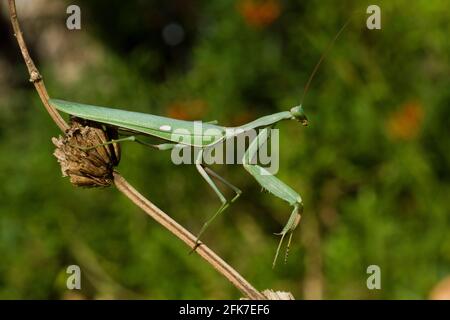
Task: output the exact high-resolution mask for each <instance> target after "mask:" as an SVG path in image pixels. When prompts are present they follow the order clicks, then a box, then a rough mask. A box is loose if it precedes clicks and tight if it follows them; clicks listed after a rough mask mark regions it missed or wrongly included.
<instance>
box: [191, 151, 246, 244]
mask: <svg viewBox="0 0 450 320" xmlns="http://www.w3.org/2000/svg"><path fill="white" fill-rule="evenodd" d="M202 156H203V150H200V152H199V154H198V156H197V160H196V164H195V166H196V167H197V170H198V172H199V173H200V175H201V176H202V177H203V179H205V181H206V182H207V183H208V184H209V186H210V187H211V188H212V189H213V190H214V192H215V193H216V194H217V196H218V197H219V199H220V202H222V205H221V206H220V208H219V209H218V210H217V211H216V213H214V214H213V215H212V216H211V218H209V219H208V220H207V221H206V222H205V223H204V224H203V226H202V228H201V229H200V232H199V233H198V235H197V240H196V245H195V247H194V249H193V250H195V249H196V248H197V247H198V246H199V239H200V236H201V235H202V234H203V232H205V230H206V229H207V228H208V226H209V225H210V224H211V222H212V221H213V220H214V219H215V218H216V217H217V216H218V215H219V214H221V213H222V212H223V211H225V209H227V208H228V207H229V206H230V204H232V203H233V202H235V201H236V199H237V198H239V196H240V195H241V193H242V191H241V190H239V188H237V187H236V186H234V185H233V184H231V183H230V182H228V181H227V180H225V179H224V178H223V177H221V176H220V175H218V174H217V173H215V172H214V171H213V170H211V169H210V168H207V167H204V166H203V165H202V163H201V159H202ZM209 175H211V176H213V177H214V178H216V179H217V180H219V181H221V182H222V183H223V184H225V185H226V186H228V187H229V188H231V189H232V190H233V191H234V192H236V195H235V196H234V198H233V199H231V200H227V199H226V198H225V196H224V195H223V194H222V192H221V191H220V190H219V188H218V187H217V185H216V184H215V183H214V181H213V180H212V179H211V177H210V176H209Z"/></svg>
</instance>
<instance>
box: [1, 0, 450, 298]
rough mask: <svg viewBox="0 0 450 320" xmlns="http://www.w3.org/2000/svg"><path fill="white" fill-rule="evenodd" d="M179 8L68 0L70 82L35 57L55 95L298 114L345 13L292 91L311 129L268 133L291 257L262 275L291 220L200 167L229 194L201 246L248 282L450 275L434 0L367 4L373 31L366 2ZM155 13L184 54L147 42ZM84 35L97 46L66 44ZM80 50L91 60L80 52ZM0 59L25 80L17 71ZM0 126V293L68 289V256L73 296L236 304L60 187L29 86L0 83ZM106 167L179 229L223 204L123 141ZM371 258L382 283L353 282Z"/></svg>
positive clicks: (391, 293)
mask: <svg viewBox="0 0 450 320" xmlns="http://www.w3.org/2000/svg"><path fill="white" fill-rule="evenodd" d="M178 2H179V1H171V2H169V3H171V5H164V6H163V7H160V8H161V9H160V10H159V11H158V9H157V8H159V7H158V5H161V6H162V3H163V2H161V3H159V2H155V1H154V2H151V3H148V4H146V2H139V4H137V5H136V6H130V5H126V6H125V7H124V8H123V11H121V13H120V15H118V16H120V20H118V21H120V28H116V27H114V29H113V30H114V32H108V30H110V29H109V28H111V25H114V22H113V21H114V20H112V19H113V18H111V19H106V18H105V19H104V18H101V19H100V18H99V19H96V17H97V16H99V17H100V16H101V14H102V13H105V12H119V11H118V10H112V9H114V8H119V6H124V2H123V1H107V2H106V1H103V2H102V1H95V5H94V4H93V3H94V2H93V1H83V2H81V4H80V5H81V7H82V11H83V12H86V13H87V15H86V17H89V18H86V19H85V20H83V29H82V30H81V31H77V32H78V34H77V35H75V34H74V32H67V31H66V33H67V34H66V38H65V41H66V45H67V46H68V48H69V49H70V50H71V51H72V52H73V54H72V59H73V60H75V57H78V58H77V59H76V60H75V61H78V62H79V63H80V64H79V65H78V66H77V67H78V69H79V70H78V72H77V74H76V76H75V77H69V76H68V75H67V72H66V69H64V60H62V61H55V60H54V59H46V58H45V57H40V59H39V60H41V61H39V60H37V59H36V60H37V61H39V66H40V68H41V72H42V73H43V74H44V76H45V79H46V84H47V86H48V89H49V92H50V94H51V96H52V97H53V98H60V99H65V100H71V101H80V102H84V103H90V104H96V105H106V106H117V107H122V108H125V109H128V110H135V111H142V112H147V113H153V114H160V115H166V116H173V117H181V118H186V119H191V120H192V119H193V120H196V119H204V120H213V119H217V120H219V123H220V124H224V125H235V124H242V123H243V122H246V121H248V120H252V119H254V118H256V117H258V116H262V115H265V114H268V113H273V112H278V111H284V110H288V109H289V108H291V107H292V106H294V105H296V104H298V103H299V99H300V97H301V94H302V88H303V86H304V84H305V83H306V81H307V78H308V76H309V75H310V72H311V71H312V69H313V67H314V65H315V63H316V62H317V60H318V59H319V57H320V55H321V54H322V53H323V52H324V50H325V48H326V46H327V44H328V42H329V41H330V40H331V39H332V38H333V36H334V35H335V34H336V32H337V31H338V30H339V28H340V27H341V26H342V25H343V24H344V23H345V21H346V19H348V17H349V16H350V15H351V14H353V13H354V14H353V16H352V17H353V18H352V20H351V23H350V25H349V27H348V28H347V29H346V31H344V33H343V35H342V36H341V38H340V39H339V40H338V41H337V43H336V44H335V46H334V47H333V49H332V50H331V52H330V54H329V56H328V57H326V60H325V62H324V63H323V65H322V67H321V69H320V70H319V72H318V74H317V77H316V78H315V79H314V81H313V83H312V86H311V89H310V92H309V93H308V95H307V96H306V98H305V102H304V108H305V112H306V114H307V115H308V117H309V120H310V126H309V127H307V128H304V127H302V126H300V125H297V124H295V123H291V122H287V123H283V124H281V125H280V126H279V128H280V140H281V147H280V149H281V161H280V162H281V163H280V172H279V173H278V177H279V178H280V179H281V180H283V181H285V182H286V183H287V184H288V185H290V186H291V187H293V189H295V190H296V191H298V192H299V193H300V194H301V195H302V197H303V200H304V204H305V209H304V214H303V218H302V221H301V223H300V225H299V227H298V229H297V230H296V232H295V233H294V238H293V245H292V248H291V253H290V257H289V260H288V262H287V264H286V265H282V264H280V265H279V266H278V267H277V268H276V269H275V270H272V268H271V260H272V257H273V254H274V252H275V249H276V245H277V241H278V238H276V237H275V236H273V234H272V233H274V232H278V231H280V229H281V227H282V226H283V225H284V223H285V222H286V219H287V218H288V216H289V213H290V211H291V208H290V207H289V206H288V205H286V204H285V203H284V202H282V201H279V200H277V199H276V198H274V197H273V196H271V195H268V194H265V193H261V192H260V190H259V186H258V184H257V183H256V181H254V180H253V179H251V177H250V176H249V175H247V174H246V173H245V170H244V169H243V168H241V167H239V166H222V167H220V166H217V167H216V168H215V169H216V170H217V171H218V172H220V174H221V175H223V176H225V177H227V178H228V180H230V181H232V182H233V184H235V185H236V186H238V187H239V188H240V189H242V190H243V191H244V194H243V195H242V197H241V198H240V199H239V201H238V202H237V203H235V204H234V205H233V206H232V207H231V208H230V209H228V211H227V212H226V214H225V215H223V216H222V217H220V218H219V219H217V220H216V221H215V223H214V224H213V225H212V226H211V227H210V229H209V230H208V231H207V232H206V233H205V235H204V239H203V240H204V241H205V242H206V243H207V244H208V245H210V246H211V247H212V248H213V249H214V250H216V251H217V252H218V253H219V254H220V255H221V256H223V257H224V258H225V259H226V260H227V261H228V262H230V264H231V265H232V266H234V267H236V268H237V270H239V271H240V272H241V273H242V274H243V275H244V276H245V277H246V278H248V280H249V281H250V282H251V283H253V284H254V285H255V286H257V287H258V288H259V289H261V290H262V289H265V288H272V289H277V290H285V291H291V292H292V293H293V294H294V296H295V297H296V298H314V297H323V298H332V299H335V298H352V299H354V298H369V299H372V298H388V299H400V298H426V297H428V294H429V292H430V290H431V288H432V287H433V286H434V285H435V284H436V283H437V282H438V281H439V280H440V279H442V278H444V277H445V276H448V275H449V274H450V233H449V232H448V230H449V228H450V214H449V209H448V208H449V205H450V203H449V200H448V195H449V194H450V187H449V180H450V173H449V170H448V169H449V167H450V151H449V150H450V145H449V144H450V140H449V139H448V137H449V135H448V134H449V126H448V121H449V118H450V117H449V116H450V115H449V110H450V109H449V104H450V91H449V90H448V88H449V87H450V78H449V77H448V75H449V74H450V62H449V56H450V42H449V41H448V31H449V29H450V28H449V22H448V21H449V20H448V8H447V7H448V4H447V2H446V1H438V0H436V1H415V2H413V3H412V2H411V1H406V0H395V1H389V2H388V1H382V2H381V4H380V6H381V8H382V29H381V30H375V31H370V30H367V29H366V28H365V19H366V17H367V16H366V15H365V9H366V6H365V5H362V2H361V1H345V5H343V4H341V3H339V5H338V4H337V2H335V1H315V2H305V3H304V4H301V5H300V4H298V3H297V2H296V1H281V0H272V1H269V2H270V3H271V6H267V4H266V7H265V9H264V10H266V11H264V10H262V9H258V8H259V7H258V5H259V6H261V3H262V2H264V1H262V2H261V1H260V2H258V1H251V0H238V1H226V0H217V1H208V2H202V3H197V2H196V3H192V4H190V5H187V6H188V7H189V10H188V9H186V10H181V9H179V7H178V6H179V5H181V4H180V3H181V2H180V3H178ZM265 2H267V1H265ZM102 3H103V4H104V6H103V7H102V6H101V5H100V4H102ZM164 3H166V2H164ZM183 3H184V2H183ZM186 3H191V2H189V1H187V2H186ZM107 5H108V6H110V7H109V9H108V8H106V7H105V6H107ZM185 5H186V4H185ZM150 8H151V9H150ZM177 8H178V9H177ZM277 9H278V10H279V12H278V14H277ZM252 10H253V11H252ZM258 10H259V11H258ZM261 10H262V11H264V12H265V13H264V14H262V13H261V12H262V11H261ZM258 12H259V13H258ZM146 13H147V14H146ZM19 15H20V12H19ZM118 16H117V17H114V19H115V18H117V19H119V18H118ZM63 17H64V13H63V12H61V17H60V18H61V19H63ZM137 17H139V18H137ZM157 17H160V19H159V20H158V19H156V18H157ZM161 17H163V18H161ZM170 17H171V19H175V20H176V21H179V22H180V23H181V25H183V26H184V27H185V30H186V38H185V42H183V43H182V44H180V46H179V47H169V46H167V45H165V44H164V42H163V41H162V40H161V37H160V33H161V30H162V28H163V27H164V24H165V23H169V22H170V21H171V19H170ZM136 19H138V20H136ZM61 21H62V20H61ZM135 21H140V22H142V26H143V27H142V28H143V29H141V27H140V25H141V24H139V27H137V26H136V25H135V24H136V22H135ZM58 27H60V28H64V27H65V26H64V24H62V23H61V24H60V25H58ZM141 30H146V31H148V33H149V38H148V39H146V36H145V34H141V33H140V32H141ZM138 33H139V36H138ZM80 35H81V36H82V37H87V38H90V39H91V41H92V42H94V43H95V46H93V47H87V46H86V47H83V46H81V45H80V43H81V42H80V39H79V37H80ZM29 37H30V36H28V38H29ZM130 39H131V40H130ZM36 41H37V39H36ZM70 50H69V51H70ZM90 52H93V53H94V54H97V55H98V56H99V57H100V58H98V57H97V59H94V60H89V59H88V58H79V57H84V56H87V57H89V56H90V55H89V53H90ZM16 54H17V55H18V54H19V51H18V50H17V53H16ZM68 59H69V60H70V58H68ZM65 62H67V60H65ZM15 67H16V69H14V72H21V74H22V75H23V79H24V80H23V83H25V79H26V78H25V73H24V70H23V66H22V61H20V62H18V64H17V65H16V66H15ZM0 117H1V119H2V121H1V123H2V124H1V127H0V138H1V139H0V150H1V155H2V157H1V158H0V166H1V168H2V169H1V170H0V181H2V184H1V187H0V252H1V254H2V263H0V298H64V297H68V293H67V292H68V290H67V289H66V287H65V279H66V274H65V268H66V267H67V266H68V265H71V264H78V265H80V267H81V270H82V274H83V278H82V288H83V289H82V290H81V291H80V295H81V296H83V297H87V298H102V297H108V298H134V297H139V298H155V299H167V298H179V299H183V298H199V299H200V298H218V299H221V298H238V297H239V296H240V293H239V292H237V291H236V290H235V289H234V288H233V287H232V286H231V285H230V284H229V283H228V282H227V281H226V280H224V279H222V278H221V277H220V276H219V275H218V274H217V273H216V272H215V271H214V270H213V269H212V268H211V267H210V266H209V265H207V264H206V263H205V262H203V261H202V260H201V259H200V258H198V257H197V256H196V255H188V251H189V250H188V249H187V248H186V247H185V246H184V245H183V244H182V243H181V242H180V241H179V240H177V239H175V238H174V237H173V236H171V235H170V234H169V233H168V232H167V231H166V230H164V229H162V228H161V227H160V226H159V225H157V224H156V223H155V222H154V221H153V220H151V219H150V218H148V217H147V216H146V215H144V214H143V213H142V212H141V211H140V210H139V209H137V208H135V207H134V206H133V205H131V203H130V202H129V201H128V200H127V199H126V198H124V197H123V196H122V195H121V194H120V193H119V192H118V191H117V190H114V189H104V190H83V189H75V188H74V187H72V186H71V185H70V184H69V182H68V181H67V179H62V178H61V177H60V171H59V167H58V164H57V163H56V160H55V158H54V157H53V156H52V152H53V146H52V144H51V142H50V137H51V136H55V135H57V134H59V133H58V131H57V129H56V127H55V126H54V125H53V124H52V123H51V120H50V119H49V117H48V116H47V115H46V114H45V112H44V110H43V108H42V106H41V105H40V102H39V100H38V97H37V95H36V93H35V92H34V91H33V90H32V88H31V86H30V87H29V88H28V87H27V90H25V89H24V87H23V86H18V85H17V86H15V87H14V88H11V90H9V91H7V92H6V94H5V95H3V96H2V97H1V99H0ZM118 170H119V171H120V172H121V173H122V174H123V175H124V176H125V177H127V179H129V180H130V181H131V182H132V183H133V184H135V185H136V186H137V188H138V189H139V190H140V191H142V193H143V194H144V195H146V196H148V197H149V198H150V199H151V200H152V201H154V203H155V204H156V205H158V206H159V207H161V208H162V209H163V210H164V211H166V212H167V213H169V214H170V215H171V216H173V217H174V218H175V219H176V220H177V221H179V222H180V223H182V224H183V225H185V226H186V227H187V228H188V229H190V230H192V231H193V232H194V233H196V232H197V231H198V230H199V229H200V227H201V225H202V224H203V222H204V221H205V220H206V219H207V218H208V217H209V216H210V215H211V214H212V213H213V212H215V210H216V209H217V208H218V206H219V204H220V203H219V201H218V200H217V198H216V196H215V194H214V193H213V192H212V191H211V190H210V189H209V188H208V186H207V185H206V183H204V181H203V180H202V178H201V177H200V176H199V175H198V174H197V172H196V170H195V168H193V167H192V166H175V165H173V164H172V163H171V161H170V154H169V153H164V152H155V151H152V150H149V149H147V148H143V147H142V146H139V145H134V144H126V145H124V146H123V159H122V162H121V164H120V166H119V168H118ZM230 195H231V193H230ZM372 264H376V265H379V266H380V267H381V271H382V290H373V291H371V290H368V289H367V287H366V279H367V276H368V275H367V274H366V268H367V267H368V266H369V265H372Z"/></svg>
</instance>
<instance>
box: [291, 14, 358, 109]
mask: <svg viewBox="0 0 450 320" xmlns="http://www.w3.org/2000/svg"><path fill="white" fill-rule="evenodd" d="M349 23H350V18H349V19H348V20H347V22H345V24H344V25H343V26H342V27H341V29H340V30H339V31H338V33H336V35H335V36H334V38H333V39H332V40H331V41H330V43H329V44H328V46H327V48H326V49H325V51H324V53H323V54H322V56H321V57H320V59H319V61H318V62H317V63H316V66H315V67H314V69H313V71H312V72H311V75H310V76H309V79H308V82H306V85H305V89H304V90H303V95H302V98H301V100H300V105H303V100H305V95H306V93H307V92H308V90H309V86H310V85H311V81H312V79H313V78H314V76H315V75H316V73H317V70H319V67H320V65H321V64H322V62H323V60H324V59H325V57H326V56H327V55H328V53H329V52H330V50H331V48H332V47H333V45H334V43H335V42H336V40H337V39H338V38H339V36H340V35H341V33H342V31H344V29H345V28H346V27H347V25H348V24H349Z"/></svg>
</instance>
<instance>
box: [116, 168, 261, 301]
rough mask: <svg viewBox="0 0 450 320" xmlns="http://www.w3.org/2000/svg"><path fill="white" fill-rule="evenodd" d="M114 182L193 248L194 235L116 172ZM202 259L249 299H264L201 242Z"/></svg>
mask: <svg viewBox="0 0 450 320" xmlns="http://www.w3.org/2000/svg"><path fill="white" fill-rule="evenodd" d="M114 183H115V184H116V187H117V189H119V190H120V191H121V192H122V193H123V194H125V195H126V196H127V197H128V198H129V199H130V200H131V201H133V203H134V204H136V205H137V206H138V207H139V208H141V209H142V210H144V211H145V212H146V213H147V214H148V215H149V216H151V217H152V218H153V219H155V220H156V221H157V222H158V223H160V224H161V225H162V226H164V228H166V229H167V230H169V231H170V232H172V233H173V234H174V235H175V236H176V237H177V238H179V239H180V240H182V241H183V242H184V243H186V244H187V245H188V246H189V247H191V248H194V247H195V242H196V237H195V236H194V235H193V234H192V233H190V232H189V231H188V230H186V229H185V228H184V227H183V226H181V225H180V224H179V223H177V222H176V221H175V220H173V219H172V218H171V217H169V216H168V215H167V214H165V213H164V212H163V211H162V210H161V209H159V208H158V207H156V206H155V205H154V204H153V203H151V202H150V201H149V200H147V199H146V198H144V197H143V196H142V195H141V194H140V193H139V192H138V191H137V190H136V189H135V188H133V186H131V185H130V184H129V183H128V182H127V181H126V180H125V178H124V177H122V176H121V175H120V174H119V173H118V172H114ZM195 252H197V253H198V254H199V255H200V256H201V257H202V258H203V259H205V260H206V261H208V263H210V264H211V265H212V266H213V267H214V268H215V269H216V270H217V271H219V272H220V273H221V274H222V275H223V276H224V277H225V278H227V279H228V280H229V281H230V282H231V283H232V284H234V286H235V287H236V288H238V289H239V290H240V291H241V292H242V293H244V294H245V295H246V296H247V297H249V298H250V299H255V300H260V299H265V298H264V296H263V295H262V294H261V293H259V292H258V290H256V289H255V288H253V286H252V285H251V284H250V283H249V282H248V281H247V280H245V279H244V278H243V277H242V276H241V275H240V274H239V273H237V272H236V270H234V269H233V268H232V267H230V266H229V265H228V264H227V263H226V262H225V261H224V260H222V259H221V258H220V257H219V256H218V255H217V254H215V253H214V251H212V250H211V249H210V248H208V247H207V246H205V245H204V244H201V245H200V246H199V247H197V249H196V250H195Z"/></svg>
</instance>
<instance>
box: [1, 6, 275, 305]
mask: <svg viewBox="0 0 450 320" xmlns="http://www.w3.org/2000/svg"><path fill="white" fill-rule="evenodd" d="M8 4H9V13H10V18H11V23H12V26H13V29H14V34H15V36H16V38H17V42H18V44H19V47H20V51H21V52H22V56H23V58H24V60H25V64H26V65H27V68H28V73H29V75H30V81H31V82H33V84H34V87H35V88H36V91H37V92H38V94H39V97H40V99H41V101H42V103H43V105H44V107H45V109H46V110H47V112H48V113H49V115H50V116H51V117H52V119H53V121H54V122H55V124H56V125H57V126H58V127H59V128H60V129H61V131H62V132H64V133H65V132H67V130H68V129H69V128H70V127H69V125H68V124H67V123H66V122H65V121H64V119H63V118H62V117H61V115H60V114H59V113H58V112H57V111H56V110H55V109H54V108H53V107H52V106H51V105H50V103H49V95H48V93H47V90H46V88H45V85H44V81H43V79H42V76H41V74H40V73H39V70H38V69H37V68H36V66H35V64H34V62H33V60H32V59H31V57H30V54H29V52H28V49H27V45H26V43H25V40H24V38H23V34H22V31H21V29H20V25H19V21H18V19H17V12H16V4H15V0H8ZM113 179H114V184H115V186H116V187H117V189H118V190H119V191H121V192H122V193H123V194H124V195H125V196H127V197H128V198H129V199H130V200H131V201H132V202H133V203H134V204H135V205H137V206H138V207H139V208H141V209H142V210H144V211H145V213H147V214H148V215H149V216H151V217H152V218H153V219H155V220H156V221H157V222H158V223H160V224H161V225H162V226H163V227H164V228H166V229H167V230H169V231H170V232H171V233H172V234H173V235H175V236H176V237H177V238H179V239H181V240H182V241H183V242H184V243H186V244H187V245H188V246H189V247H190V248H194V247H195V242H196V237H195V236H194V235H193V234H191V233H190V232H189V231H188V230H186V229H185V228H184V227H183V226H181V225H180V224H179V223H177V222H176V221H175V220H173V219H172V218H171V217H169V216H168V215H167V214H166V213H164V212H163V211H162V210H161V209H159V208H158V207H156V206H155V205H154V204H153V203H152V202H150V201H149V200H148V199H146V198H145V197H144V196H143V195H141V194H140V193H139V192H138V191H137V190H136V189H135V188H134V187H133V186H132V185H131V184H130V183H128V182H127V180H125V178H124V177H122V176H121V175H120V174H119V173H118V172H116V171H114V172H113ZM195 252H197V253H198V254H199V255H200V256H201V257H202V258H203V259H204V260H205V261H207V262H208V263H209V264H210V265H212V266H213V267H214V268H215V269H216V270H217V271H218V272H219V273H220V274H222V275H223V276H224V277H225V278H227V279H228V280H229V281H230V282H231V283H232V284H233V285H234V286H235V287H236V288H237V289H239V290H240V291H241V292H242V293H243V294H244V295H245V296H246V297H247V298H249V299H252V300H262V299H267V298H269V299H270V297H267V296H265V295H263V294H262V293H260V292H259V291H258V290H256V289H255V288H254V287H253V286H252V285H251V284H250V283H249V282H248V281H247V280H245V279H244V278H243V277H242V276H241V275H240V274H239V273H238V272H237V271H236V270H234V269H233V268H232V267H231V266H230V265H228V264H227V263H226V262H225V261H224V260H223V259H222V258H220V257H219V256H218V255H217V254H216V253H215V252H214V251H212V250H211V249H210V248H208V247H207V246H206V245H204V244H202V245H200V246H199V247H197V249H196V250H195Z"/></svg>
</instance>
